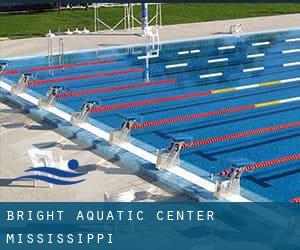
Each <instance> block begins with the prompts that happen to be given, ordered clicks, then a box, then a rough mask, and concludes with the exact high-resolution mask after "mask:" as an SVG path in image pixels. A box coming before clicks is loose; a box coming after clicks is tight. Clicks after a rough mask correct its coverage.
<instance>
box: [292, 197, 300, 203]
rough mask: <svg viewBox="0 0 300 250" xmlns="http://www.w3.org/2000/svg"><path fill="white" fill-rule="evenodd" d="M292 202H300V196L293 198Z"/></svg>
mask: <svg viewBox="0 0 300 250" xmlns="http://www.w3.org/2000/svg"><path fill="white" fill-rule="evenodd" d="M291 202H293V203H300V197H297V198H294V199H292V200H291Z"/></svg>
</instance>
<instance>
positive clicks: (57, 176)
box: [13, 159, 87, 185]
mask: <svg viewBox="0 0 300 250" xmlns="http://www.w3.org/2000/svg"><path fill="white" fill-rule="evenodd" d="M68 168H69V170H70V171H65V170H61V169H58V168H55V167H36V168H29V169H26V170H25V172H26V173H32V172H38V173H39V174H32V175H24V176H20V177H17V178H15V179H13V181H19V180H24V179H26V180H28V179H32V180H39V181H44V182H47V183H50V184H55V185H74V184H78V183H81V182H83V181H85V179H80V180H70V179H73V178H77V177H81V176H83V175H85V174H87V173H86V172H85V173H78V172H76V170H77V169H78V168H79V163H78V161H77V160H74V159H72V160H70V161H68ZM41 173H42V174H47V175H41Z"/></svg>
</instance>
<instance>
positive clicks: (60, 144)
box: [0, 14, 300, 201]
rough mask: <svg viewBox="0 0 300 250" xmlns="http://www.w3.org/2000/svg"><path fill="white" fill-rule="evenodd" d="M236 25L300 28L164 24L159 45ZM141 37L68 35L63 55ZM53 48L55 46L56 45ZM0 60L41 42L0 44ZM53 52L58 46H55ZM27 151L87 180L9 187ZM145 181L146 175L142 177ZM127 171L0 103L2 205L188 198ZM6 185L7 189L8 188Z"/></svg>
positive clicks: (289, 18) (291, 18) (289, 19)
mask: <svg viewBox="0 0 300 250" xmlns="http://www.w3.org/2000/svg"><path fill="white" fill-rule="evenodd" d="M235 23H241V24H242V25H243V28H244V31H246V32H252V31H262V30H268V29H283V28H293V27H297V26H298V27H299V24H300V14H294V15H282V16H273V17H260V18H246V19H236V20H226V21H216V22H205V23H194V24H182V25H173V26H164V27H163V28H161V29H160V38H161V40H162V41H165V40H174V39H184V38H193V37H199V36H207V35H212V34H213V35H216V34H219V35H221V34H226V33H227V32H228V29H229V26H230V25H231V24H235ZM144 41H145V38H144V37H141V36H140V35H137V34H135V32H132V33H128V32H124V31H115V32H110V31H107V32H103V33H101V34H100V35H89V36H67V37H65V51H69V50H78V49H92V48H97V47H99V46H100V47H105V46H118V45H124V44H134V43H143V42H144ZM55 45H57V43H56V42H55ZM0 46H1V52H0V53H1V54H0V56H1V57H12V56H28V55H38V54H45V53H46V50H47V41H46V38H31V39H21V40H9V41H5V42H1V44H0ZM54 51H57V47H55V48H54ZM32 147H37V148H41V149H47V150H52V151H53V153H54V155H55V156H56V157H59V156H63V157H64V159H66V160H70V159H72V158H75V159H77V160H78V161H79V162H80V164H81V166H82V168H83V169H85V170H87V171H89V173H88V175H87V176H86V181H85V182H83V183H80V184H77V185H73V186H67V187H59V186H55V187H53V189H50V188H46V187H38V188H33V187H32V182H17V183H11V184H10V179H11V178H13V177H16V176H21V175H23V174H24V170H25V169H26V168H28V167H29V166H30V165H31V163H30V159H29V157H28V154H27V150H28V149H29V148H32ZM143 178H145V177H143ZM143 178H141V177H140V176H138V175H137V174H136V173H135V172H132V170H130V169H125V168H120V167H119V166H118V162H114V161H113V160H112V161H111V162H108V161H106V160H104V159H102V158H101V157H99V156H98V155H96V154H94V153H93V152H91V151H89V149H88V148H84V147H82V146H81V145H78V144H77V142H76V141H70V140H68V139H66V138H64V137H62V136H60V135H59V134H57V133H56V132H55V131H54V130H53V128H52V127H50V126H48V125H46V124H40V123H37V122H35V121H33V120H32V119H30V118H29V117H27V116H26V115H25V114H23V113H22V112H21V111H20V110H18V109H16V108H12V107H9V106H7V105H5V104H3V103H0V200H5V201H8V200H10V201H102V200H103V193H104V192H109V193H119V192H124V191H128V190H130V189H133V190H134V191H135V192H137V199H138V200H139V199H144V198H148V199H151V200H159V201H162V200H187V199H188V198H187V197H186V196H184V195H181V194H178V193H176V192H174V191H172V190H170V189H169V188H167V187H165V186H162V185H160V184H159V183H157V182H155V181H154V180H152V179H148V178H147V179H143ZM8 184H10V185H8Z"/></svg>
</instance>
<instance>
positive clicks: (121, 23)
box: [93, 3, 162, 32]
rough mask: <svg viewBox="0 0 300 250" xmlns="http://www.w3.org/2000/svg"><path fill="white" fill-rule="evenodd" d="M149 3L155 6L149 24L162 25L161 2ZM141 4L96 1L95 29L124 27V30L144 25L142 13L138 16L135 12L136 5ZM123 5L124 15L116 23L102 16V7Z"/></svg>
mask: <svg viewBox="0 0 300 250" xmlns="http://www.w3.org/2000/svg"><path fill="white" fill-rule="evenodd" d="M149 5H154V6H155V14H154V15H153V16H151V17H149V22H148V24H149V25H153V26H156V27H161V26H162V8H161V3H153V4H149ZM135 6H141V4H140V3H126V4H107V3H94V4H93V8H94V31H95V32H99V31H101V30H115V29H118V28H121V27H123V29H124V30H130V29H135V28H139V27H141V25H142V20H141V15H139V16H137V15H135V13H134V7H135ZM115 7H121V8H122V7H123V16H122V17H121V18H120V19H119V20H118V21H117V22H116V23H115V24H112V25H110V24H108V23H107V22H106V21H105V20H104V18H103V17H102V16H101V9H103V8H115ZM101 27H102V28H101Z"/></svg>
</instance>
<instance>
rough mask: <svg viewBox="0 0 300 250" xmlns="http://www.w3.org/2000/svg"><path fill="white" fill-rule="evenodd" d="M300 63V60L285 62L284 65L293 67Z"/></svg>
mask: <svg viewBox="0 0 300 250" xmlns="http://www.w3.org/2000/svg"><path fill="white" fill-rule="evenodd" d="M298 65H300V62H291V63H284V64H283V67H292V66H298Z"/></svg>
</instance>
